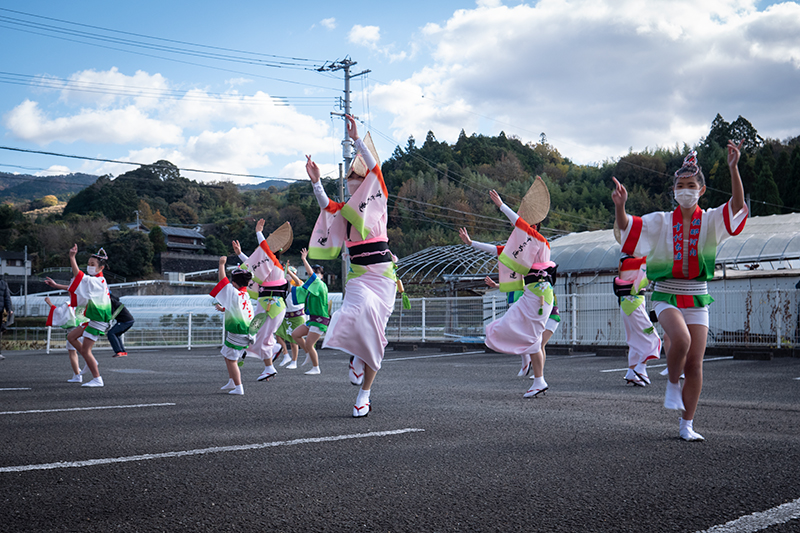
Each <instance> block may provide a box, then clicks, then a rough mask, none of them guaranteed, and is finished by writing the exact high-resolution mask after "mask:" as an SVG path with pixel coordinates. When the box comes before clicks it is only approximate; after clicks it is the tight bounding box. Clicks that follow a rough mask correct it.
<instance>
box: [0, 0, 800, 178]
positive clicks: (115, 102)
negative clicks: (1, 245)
mask: <svg viewBox="0 0 800 533" xmlns="http://www.w3.org/2000/svg"><path fill="white" fill-rule="evenodd" d="M345 6H346V9H344V7H345ZM798 36H800V4H798V2H766V1H753V0H693V1H684V0H659V1H653V0H540V1H538V2H534V1H529V2H519V1H513V0H507V1H501V0H478V1H477V2H475V1H465V0H464V1H456V0H438V1H437V2H430V1H426V2H422V1H419V0H406V1H405V2H392V3H383V2H362V1H351V2H348V3H346V4H336V3H333V2H319V1H307V2H264V1H261V2H252V1H250V0H240V1H239V2H236V3H234V4H226V3H220V2H210V1H206V0H192V1H185V0H171V1H168V2H164V1H163V0H162V1H158V2H156V1H153V0H139V1H137V2H107V1H106V2H99V1H95V0H81V1H78V2H61V1H58V2H57V1H49V0H33V1H31V0H4V1H3V2H2V4H0V49H2V50H3V53H2V55H0V83H2V88H0V146H2V149H0V171H3V172H12V173H25V174H36V175H48V174H53V173H59V174H61V173H69V172H85V173H90V174H111V175H112V176H117V175H119V174H121V173H123V172H125V171H127V170H131V169H132V168H135V166H131V165H125V164H120V163H114V162H110V161H127V162H133V163H145V164H149V163H153V162H155V161H157V160H161V159H166V160H168V161H170V162H172V163H174V164H175V165H177V166H178V167H180V168H181V169H184V170H182V174H183V175H184V176H186V177H188V178H191V179H196V180H198V181H209V180H219V179H225V180H231V181H234V182H236V183H257V182H259V181H262V180H263V179H265V178H280V179H289V180H296V179H307V178H306V173H305V154H309V155H311V156H312V157H313V159H314V160H315V161H317V162H318V164H319V165H320V167H321V168H322V170H323V172H324V173H325V174H327V175H338V170H337V165H338V163H339V162H340V161H341V159H342V146H341V141H342V138H343V135H344V124H343V122H342V119H341V118H339V117H338V116H334V115H332V114H331V113H332V112H341V108H340V104H339V102H340V98H341V97H342V96H343V94H344V93H343V90H344V82H343V76H342V71H333V72H331V71H325V72H320V71H318V70H317V69H319V68H320V67H323V66H326V65H327V66H330V65H331V64H334V62H335V61H337V60H344V59H346V58H349V59H350V60H352V61H355V62H356V65H354V66H353V67H352V69H351V71H352V73H353V74H358V73H361V72H363V71H369V72H368V73H365V74H362V75H360V76H357V77H355V78H354V79H353V80H352V82H351V90H352V101H353V107H352V112H353V113H354V114H355V115H356V116H357V117H358V119H359V121H360V124H359V131H360V132H361V134H362V135H363V134H364V133H365V132H366V131H371V133H372V136H373V139H374V141H375V145H376V147H377V150H378V153H379V155H380V157H381V158H382V159H387V158H388V157H390V156H391V154H392V152H393V151H394V149H395V147H396V146H398V145H399V146H401V147H405V146H406V145H407V142H408V138H409V136H413V137H414V138H415V139H416V140H417V143H418V144H419V145H421V144H422V143H423V142H424V140H425V138H426V135H427V133H428V131H432V132H433V133H434V135H435V136H436V138H437V139H438V140H439V141H447V142H449V143H454V142H455V141H456V140H457V138H458V135H459V133H460V132H461V130H464V131H465V133H466V134H467V135H472V134H473V133H477V134H483V135H489V136H493V135H497V134H499V133H500V132H501V131H503V132H505V134H506V135H507V136H516V137H518V138H519V139H520V140H522V141H523V142H525V143H528V142H538V141H539V140H540V138H541V135H542V134H545V136H546V138H547V141H548V142H549V143H550V144H551V145H553V146H554V147H555V148H557V149H558V150H559V152H560V153H561V154H562V155H563V156H565V157H568V158H569V159H571V160H572V161H574V162H575V163H579V164H599V163H601V162H603V161H606V160H609V159H613V158H617V157H620V156H623V155H625V154H626V153H628V152H629V151H631V150H633V151H641V150H645V149H648V148H649V149H652V148H655V147H659V146H669V147H672V146H675V145H676V144H677V145H681V146H682V145H683V144H684V143H687V144H689V145H693V144H695V143H697V142H699V141H700V140H701V138H702V137H703V136H704V135H706V134H707V133H708V131H709V128H710V125H711V122H712V120H713V119H714V117H715V116H716V115H717V114H718V113H719V114H721V115H722V116H723V118H725V120H727V121H729V122H732V121H733V120H735V119H736V118H737V117H738V116H740V115H741V116H743V117H745V118H746V119H748V120H749V121H750V122H751V123H752V124H753V125H754V126H755V128H756V129H757V130H758V132H759V134H760V135H761V136H762V137H765V138H773V139H779V140H786V139H788V138H792V137H796V136H798V135H800V38H798ZM8 148H12V149H14V150H9V149H8ZM19 150H25V151H19ZM33 152H51V153H56V154H67V155H74V156H79V157H84V158H96V159H102V160H108V161H93V160H86V159H76V158H67V157H60V156H53V155H45V154H37V153H33ZM191 169H195V170H204V171H206V172H205V173H198V172H193V171H191ZM216 172H226V173H228V174H218V173H216ZM232 174H242V175H251V176H256V177H246V176H235V175H232Z"/></svg>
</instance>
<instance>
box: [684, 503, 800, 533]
mask: <svg viewBox="0 0 800 533" xmlns="http://www.w3.org/2000/svg"><path fill="white" fill-rule="evenodd" d="M797 519H800V498H798V499H796V500H795V501H793V502H789V503H784V504H783V505H779V506H777V507H773V508H772V509H769V510H767V511H762V512H760V513H753V514H749V515H747V516H743V517H741V518H737V519H736V520H731V521H730V522H727V523H725V524H721V525H719V526H714V527H712V528H709V529H706V530H705V531H702V532H698V533H755V532H756V531H762V530H764V529H767V528H768V527H772V526H776V525H778V524H785V523H786V522H789V521H791V520H797Z"/></svg>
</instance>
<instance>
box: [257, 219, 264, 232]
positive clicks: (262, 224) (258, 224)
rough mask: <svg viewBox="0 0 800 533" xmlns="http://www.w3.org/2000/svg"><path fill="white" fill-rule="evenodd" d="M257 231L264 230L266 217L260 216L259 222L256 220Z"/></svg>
mask: <svg viewBox="0 0 800 533" xmlns="http://www.w3.org/2000/svg"><path fill="white" fill-rule="evenodd" d="M256 231H264V219H263V218H259V219H258V222H256Z"/></svg>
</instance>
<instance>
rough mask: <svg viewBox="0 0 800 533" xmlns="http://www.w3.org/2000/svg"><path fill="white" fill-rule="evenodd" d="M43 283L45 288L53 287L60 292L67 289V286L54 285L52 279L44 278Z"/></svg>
mask: <svg viewBox="0 0 800 533" xmlns="http://www.w3.org/2000/svg"><path fill="white" fill-rule="evenodd" d="M44 282H45V284H47V286H49V287H53V288H54V289H60V290H62V291H66V290H68V289H69V285H62V284H60V283H56V282H55V280H54V279H52V278H45V279H44Z"/></svg>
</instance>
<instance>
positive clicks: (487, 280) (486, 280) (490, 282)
mask: <svg viewBox="0 0 800 533" xmlns="http://www.w3.org/2000/svg"><path fill="white" fill-rule="evenodd" d="M483 282H484V283H486V285H487V286H489V287H491V288H492V289H496V288H497V287H499V286H500V285H498V284H497V283H495V281H494V280H493V279H492V278H490V277H489V276H486V277H485V278H483Z"/></svg>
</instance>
